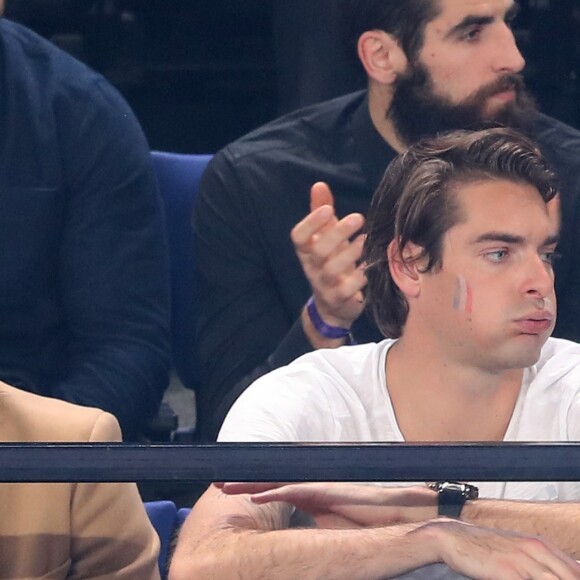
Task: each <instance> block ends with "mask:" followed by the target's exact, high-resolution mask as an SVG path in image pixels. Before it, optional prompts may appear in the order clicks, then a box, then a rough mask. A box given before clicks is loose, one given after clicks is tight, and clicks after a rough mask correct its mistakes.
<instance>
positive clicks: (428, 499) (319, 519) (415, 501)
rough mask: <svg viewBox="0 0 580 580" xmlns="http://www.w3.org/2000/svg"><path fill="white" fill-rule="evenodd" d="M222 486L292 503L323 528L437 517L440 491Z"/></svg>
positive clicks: (420, 488)
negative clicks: (438, 493)
mask: <svg viewBox="0 0 580 580" xmlns="http://www.w3.org/2000/svg"><path fill="white" fill-rule="evenodd" d="M220 487H221V489H222V491H223V492H224V493H226V494H229V495H235V494H250V496H251V497H250V499H251V500H252V502H253V503H256V504H266V503H270V502H275V501H283V502H286V503H289V504H292V505H293V506H294V507H296V508H297V509H299V510H301V511H303V512H306V513H307V514H309V515H310V516H312V517H313V518H314V520H315V521H316V523H317V525H318V527H320V528H338V527H341V528H343V527H348V528H364V527H375V526H390V525H394V524H398V523H410V522H417V521H424V520H429V519H431V518H435V517H437V494H436V493H435V492H434V491H433V490H431V489H429V488H428V487H427V486H423V485H421V486H407V487H382V486H378V485H363V484H353V483H339V482H321V483H225V484H220Z"/></svg>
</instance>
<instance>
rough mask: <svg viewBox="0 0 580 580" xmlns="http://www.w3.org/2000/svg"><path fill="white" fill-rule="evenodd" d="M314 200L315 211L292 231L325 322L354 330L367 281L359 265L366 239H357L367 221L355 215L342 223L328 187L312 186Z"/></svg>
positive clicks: (361, 308) (300, 258) (312, 208)
mask: <svg viewBox="0 0 580 580" xmlns="http://www.w3.org/2000/svg"><path fill="white" fill-rule="evenodd" d="M310 200H311V204H310V205H311V207H310V209H311V211H310V213H309V214H308V215H307V216H306V217H305V218H304V219H303V220H302V221H301V222H299V223H298V224H297V225H296V226H295V227H294V228H293V229H292V232H291V238H292V242H293V243H294V247H295V249H296V254H297V255H298V259H299V260H300V263H301V265H302V269H303V270H304V274H305V275H306V277H307V279H308V281H309V282H310V285H311V287H312V293H313V296H314V300H315V303H316V307H317V309H318V312H319V313H320V315H321V317H322V319H323V321H324V322H326V323H327V324H329V325H331V326H339V327H343V328H350V326H351V325H352V323H353V322H354V321H355V320H356V319H357V318H358V317H359V316H360V314H361V312H362V310H363V308H364V304H363V293H362V289H363V288H364V286H365V285H366V277H365V275H364V272H363V268H362V267H361V266H360V265H359V260H360V258H361V255H362V247H363V243H364V236H363V235H358V236H356V233H357V232H358V231H359V230H360V229H361V228H362V227H363V225H364V217H363V216H362V215H361V214H356V213H355V214H349V215H347V216H346V217H344V218H342V219H341V220H339V219H338V218H337V216H336V214H335V211H334V199H333V197H332V192H331V191H330V188H329V187H328V185H326V184H325V183H321V182H320V183H315V184H314V185H313V186H312V189H311V193H310Z"/></svg>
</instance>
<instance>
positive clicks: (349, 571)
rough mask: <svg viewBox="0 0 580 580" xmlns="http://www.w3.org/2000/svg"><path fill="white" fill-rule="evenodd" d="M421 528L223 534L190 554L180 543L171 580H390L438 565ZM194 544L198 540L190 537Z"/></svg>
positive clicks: (182, 541)
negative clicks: (414, 570)
mask: <svg viewBox="0 0 580 580" xmlns="http://www.w3.org/2000/svg"><path fill="white" fill-rule="evenodd" d="M417 527H418V525H417V524H409V525H404V526H395V527H391V528H375V529H370V530H320V529H300V530H296V529H294V530H279V531H269V532H256V531H240V530H239V529H238V530H236V531H235V533H234V532H233V531H230V530H227V531H226V530H224V531H222V532H220V533H218V534H216V535H214V536H213V537H212V538H211V539H210V540H208V541H207V542H202V543H199V544H197V548H196V549H194V550H192V551H188V546H187V545H188V543H189V541H188V537H187V533H185V534H183V535H182V537H181V538H180V542H179V546H178V549H177V552H176V554H175V557H174V560H173V565H172V568H171V574H170V580H180V579H181V578H183V579H185V578H188V579H191V578H193V579H195V578H203V579H207V578H220V579H222V578H223V579H226V580H227V579H232V580H234V579H242V578H252V579H256V580H258V579H266V578H268V579H269V578H276V579H280V580H284V579H288V580H294V579H295V578H304V579H309V578H312V579H318V578H336V579H337V580H338V579H342V578H344V579H345V580H356V579H360V580H363V579H376V578H390V577H393V576H398V575H400V574H402V573H404V572H407V571H409V570H413V569H415V568H419V567H421V566H424V565H426V564H429V563H431V562H434V561H437V558H436V557H435V551H434V550H431V551H430V550H429V546H428V545H426V544H424V543H420V537H419V535H417V534H415V533H413V532H414V531H415V529H416V528H417ZM189 540H191V541H192V544H194V545H195V543H196V541H195V538H189Z"/></svg>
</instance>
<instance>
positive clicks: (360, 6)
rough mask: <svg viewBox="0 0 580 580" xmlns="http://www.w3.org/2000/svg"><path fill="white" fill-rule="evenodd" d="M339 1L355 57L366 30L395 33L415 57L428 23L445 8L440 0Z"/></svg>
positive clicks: (344, 31)
mask: <svg viewBox="0 0 580 580" xmlns="http://www.w3.org/2000/svg"><path fill="white" fill-rule="evenodd" d="M289 1H292V0H289ZM339 1H340V18H341V25H342V32H343V37H344V41H345V43H346V45H347V48H348V50H349V53H351V54H352V55H353V57H354V56H356V54H357V44H358V39H359V38H360V37H361V35H362V34H363V33H364V32H366V31H367V30H384V31H385V32H388V33H389V34H392V35H393V36H394V37H395V38H396V39H397V40H398V41H399V43H400V44H401V48H402V49H403V50H404V51H405V54H406V55H407V57H408V58H409V59H411V60H414V59H415V58H416V56H417V55H418V54H419V51H420V50H421V48H422V46H423V42H424V32H425V25H426V24H428V23H429V22H431V20H433V19H435V18H436V17H437V16H438V14H439V13H440V10H441V8H440V2H439V0H339ZM313 2H316V0H313Z"/></svg>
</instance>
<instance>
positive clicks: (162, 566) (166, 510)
mask: <svg viewBox="0 0 580 580" xmlns="http://www.w3.org/2000/svg"><path fill="white" fill-rule="evenodd" d="M144 505H145V510H146V511H147V515H148V516H149V519H150V520H151V523H152V524H153V527H154V528H155V531H156V532H157V535H158V536H159V541H160V543H161V546H160V549H159V571H160V573H161V577H162V578H164V577H165V573H166V566H167V554H168V551H169V545H170V543H171V538H172V537H173V530H174V529H175V526H176V522H177V508H176V507H175V504H174V503H173V502H172V501H167V500H162V501H148V502H145V504H144Z"/></svg>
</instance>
